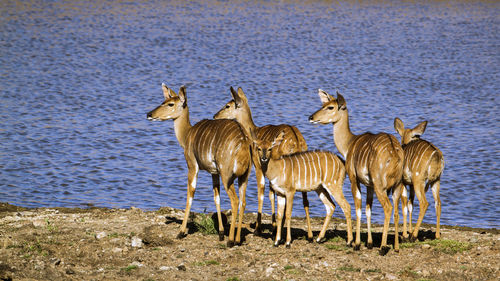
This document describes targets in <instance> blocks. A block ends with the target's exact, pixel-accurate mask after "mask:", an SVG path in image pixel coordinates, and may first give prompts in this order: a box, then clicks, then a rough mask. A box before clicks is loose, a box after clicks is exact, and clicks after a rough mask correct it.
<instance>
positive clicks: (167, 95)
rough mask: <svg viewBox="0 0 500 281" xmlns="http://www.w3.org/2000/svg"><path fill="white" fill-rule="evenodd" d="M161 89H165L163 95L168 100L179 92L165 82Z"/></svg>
mask: <svg viewBox="0 0 500 281" xmlns="http://www.w3.org/2000/svg"><path fill="white" fill-rule="evenodd" d="M161 89H162V91H163V97H164V98H165V100H168V99H170V98H173V97H176V96H177V94H176V93H175V92H174V91H173V90H172V89H170V88H169V87H167V85H165V83H161Z"/></svg>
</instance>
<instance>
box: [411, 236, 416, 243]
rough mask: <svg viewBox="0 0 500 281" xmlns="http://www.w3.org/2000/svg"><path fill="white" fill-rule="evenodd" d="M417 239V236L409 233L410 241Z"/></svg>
mask: <svg viewBox="0 0 500 281" xmlns="http://www.w3.org/2000/svg"><path fill="white" fill-rule="evenodd" d="M415 241H417V237H416V236H413V235H410V242H412V243H413V242H415Z"/></svg>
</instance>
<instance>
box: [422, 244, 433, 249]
mask: <svg viewBox="0 0 500 281" xmlns="http://www.w3.org/2000/svg"><path fill="white" fill-rule="evenodd" d="M430 248H431V245H429V244H424V245H422V249H430Z"/></svg>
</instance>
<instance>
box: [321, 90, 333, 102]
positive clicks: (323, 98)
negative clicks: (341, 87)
mask: <svg viewBox="0 0 500 281" xmlns="http://www.w3.org/2000/svg"><path fill="white" fill-rule="evenodd" d="M318 96H319V98H320V99H321V102H322V103H323V104H325V103H327V102H329V101H332V100H334V99H335V98H334V97H333V96H332V95H330V94H328V93H327V92H325V91H323V90H321V89H318Z"/></svg>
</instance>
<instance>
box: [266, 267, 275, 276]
mask: <svg viewBox="0 0 500 281" xmlns="http://www.w3.org/2000/svg"><path fill="white" fill-rule="evenodd" d="M273 271H274V267H268V268H267V269H266V277H269V276H271V274H273Z"/></svg>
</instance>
